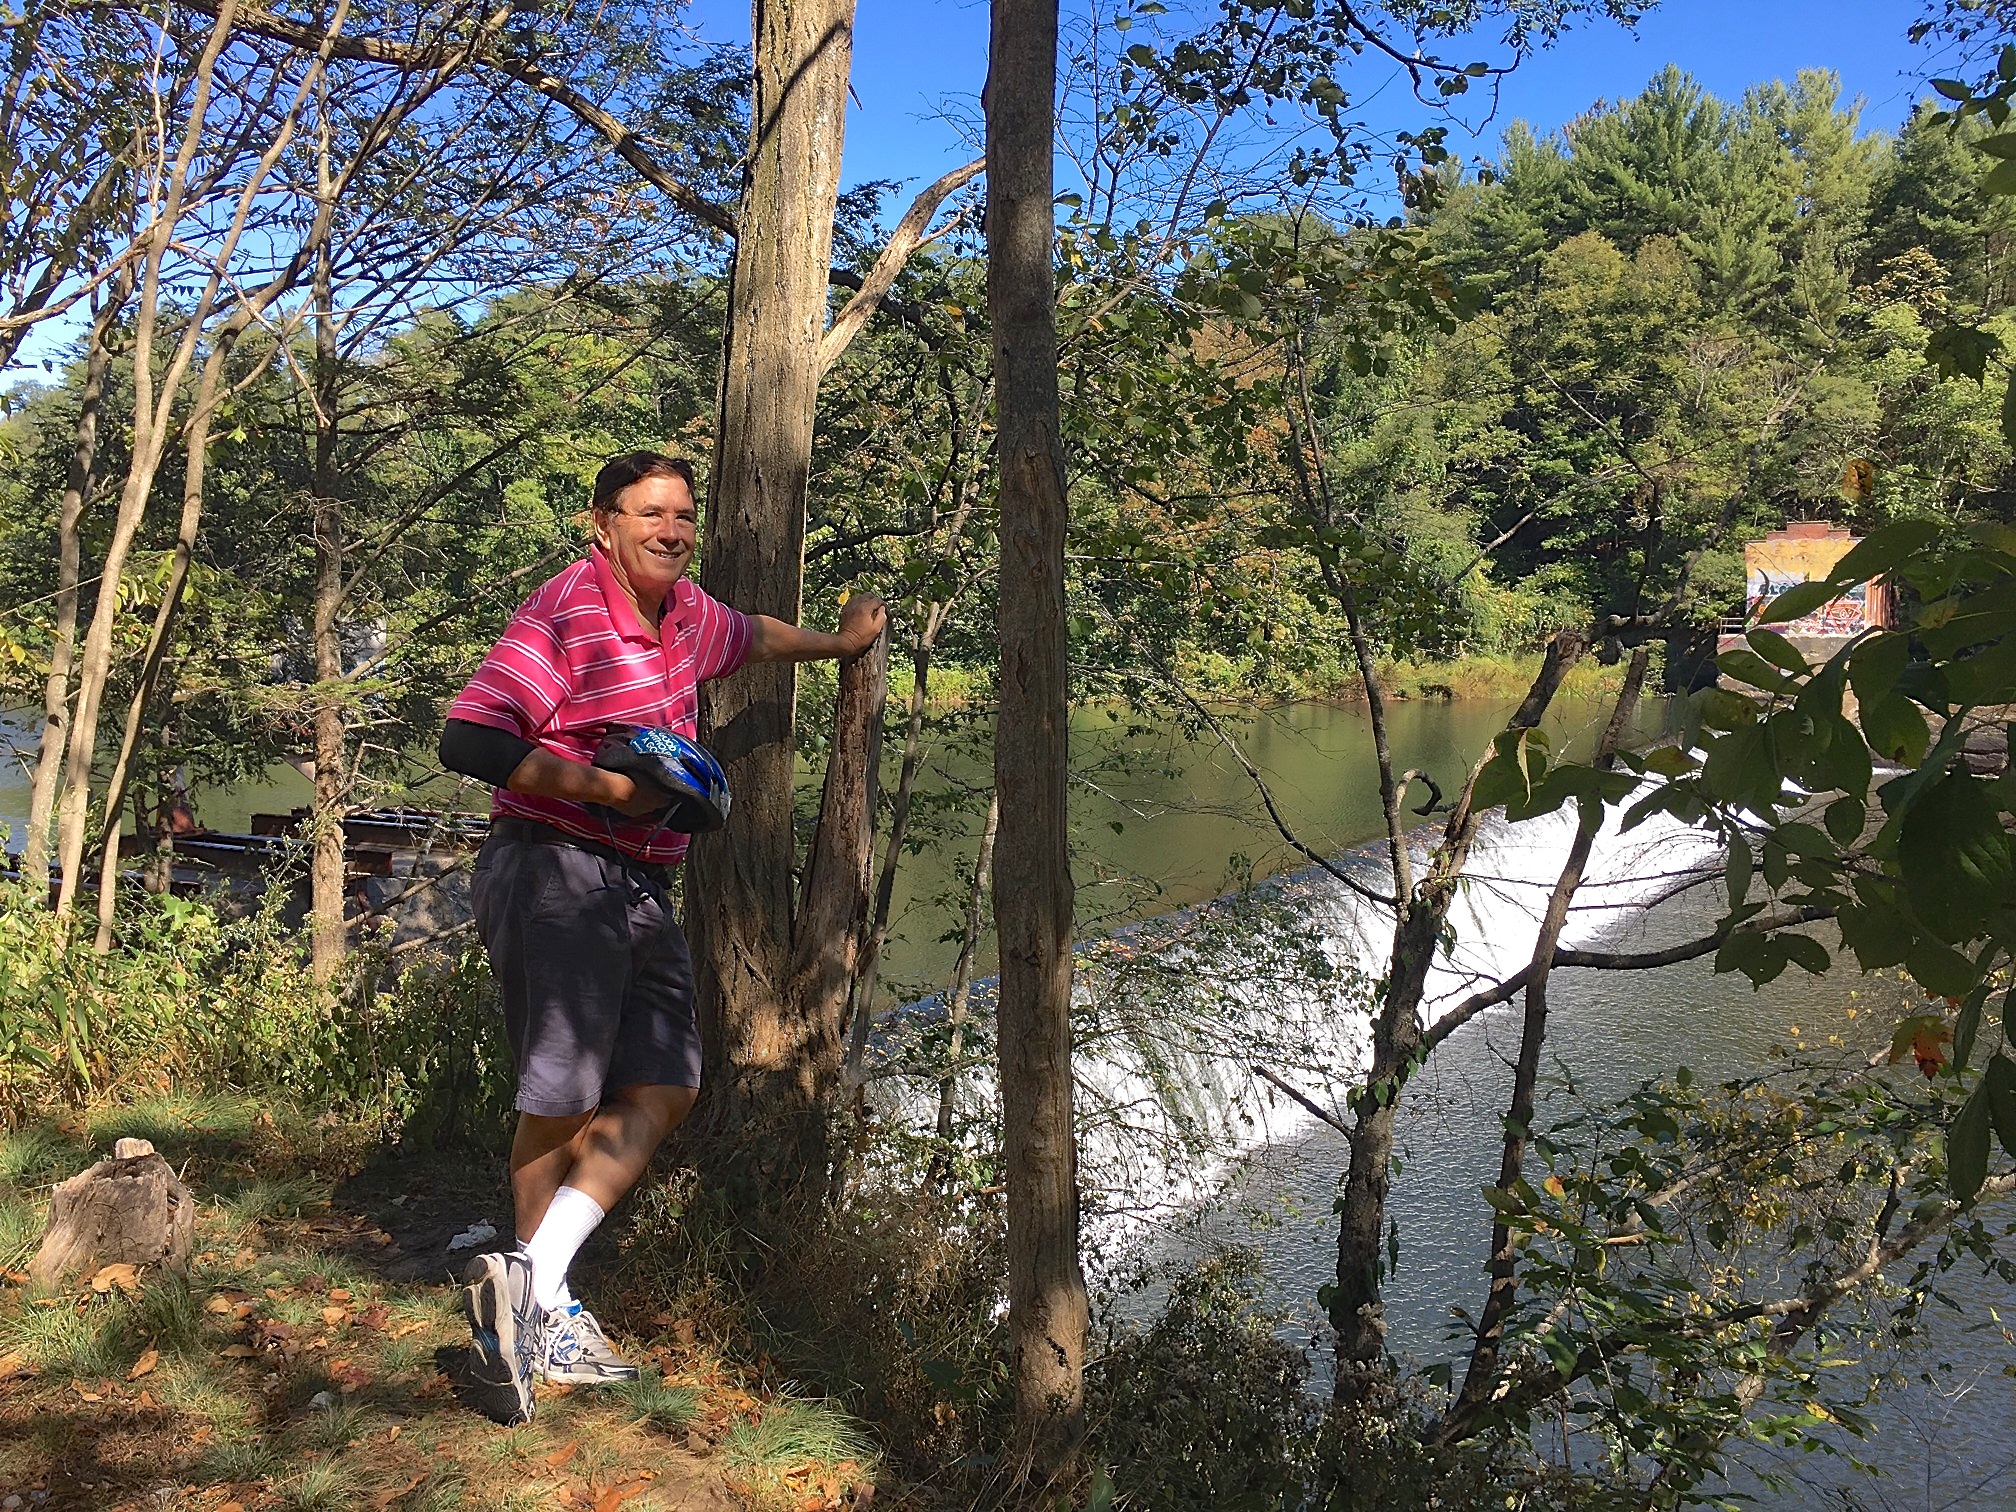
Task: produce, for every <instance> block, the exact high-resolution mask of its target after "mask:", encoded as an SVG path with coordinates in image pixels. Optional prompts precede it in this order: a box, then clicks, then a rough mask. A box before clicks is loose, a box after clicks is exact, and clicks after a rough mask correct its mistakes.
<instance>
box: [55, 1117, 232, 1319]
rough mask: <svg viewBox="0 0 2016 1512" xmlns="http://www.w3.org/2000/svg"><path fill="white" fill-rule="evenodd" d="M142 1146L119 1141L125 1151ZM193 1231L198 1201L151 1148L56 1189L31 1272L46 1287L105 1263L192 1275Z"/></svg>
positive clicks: (84, 1173)
mask: <svg viewBox="0 0 2016 1512" xmlns="http://www.w3.org/2000/svg"><path fill="white" fill-rule="evenodd" d="M143 1145H146V1141H144V1140H124V1139H122V1140H120V1141H119V1147H120V1149H121V1150H122V1151H124V1150H131V1149H137V1148H139V1147H141V1146H143ZM195 1233H196V1199H195V1197H194V1196H192V1195H191V1193H190V1191H189V1189H188V1188H187V1187H186V1186H184V1185H183V1184H182V1183H181V1181H180V1180H179V1179H178V1178H177V1177H176V1175H175V1172H174V1171H173V1170H172V1169H171V1168H170V1167H169V1165H168V1162H167V1161H165V1160H163V1159H162V1158H161V1157H160V1156H159V1155H157V1154H155V1153H154V1150H153V1148H152V1147H151V1146H147V1147H146V1149H145V1151H144V1153H140V1154H130V1155H129V1154H115V1155H114V1156H113V1157H112V1158H111V1159H110V1160H101V1161H99V1162H98V1163H97V1164H96V1165H94V1166H92V1167H91V1168H90V1169H89V1170H87V1171H81V1172H79V1173H78V1174H77V1175H75V1176H72V1177H71V1178H70V1179H69V1180H68V1181H65V1182H63V1183H62V1184H61V1185H59V1186H58V1187H57V1188H56V1191H55V1193H54V1195H53V1196H52V1197H51V1198H50V1202H49V1227H48V1229H47V1230H46V1231H45V1232H44V1234H43V1236H42V1245H41V1247H40V1248H39V1249H37V1250H36V1252H35V1258H34V1259H33V1260H32V1261H30V1262H29V1265H28V1273H29V1275H30V1276H32V1277H33V1278H34V1280H35V1281H36V1282H37V1284H39V1285H44V1286H47V1285H52V1284H54V1283H55V1282H57V1281H58V1280H60V1279H61V1278H63V1277H65V1276H71V1275H78V1274H83V1275H90V1274H91V1273H93V1272H94V1271H96V1270H98V1269H99V1268H100V1267H101V1266H106V1265H133V1266H141V1265H165V1266H167V1267H168V1268H169V1269H171V1270H178V1271H180V1270H187V1269H188V1268H189V1253H190V1250H191V1249H192V1248H193V1247H194V1239H195Z"/></svg>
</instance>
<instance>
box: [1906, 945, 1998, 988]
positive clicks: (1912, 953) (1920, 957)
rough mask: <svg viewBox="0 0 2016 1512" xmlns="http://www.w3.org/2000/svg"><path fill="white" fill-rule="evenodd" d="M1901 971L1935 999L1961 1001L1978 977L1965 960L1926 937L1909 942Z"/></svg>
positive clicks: (1971, 965)
mask: <svg viewBox="0 0 2016 1512" xmlns="http://www.w3.org/2000/svg"><path fill="white" fill-rule="evenodd" d="M1904 969H1905V970H1906V971H1908V972H1910V973H1911V977H1912V980H1914V981H1915V982H1917V983H1918V985H1919V986H1920V987H1923V988H1924V989H1925V990H1926V991H1927V992H1929V993H1932V994H1933V995H1934V996H1935V997H1948V998H1957V997H1965V996H1966V995H1967V994H1968V993H1969V992H1970V991H1972V990H1973V987H1974V983H1975V981H1976V980H1977V979H1978V977H1979V975H1980V973H1978V972H1977V971H1975V969H1974V963H1973V962H1972V961H1970V960H1968V959H1967V957H1965V956H1964V955H1962V954H1961V953H1960V952H1959V951H1957V950H1955V949H1954V948H1953V947H1952V946H1950V945H1942V944H1940V943H1939V941H1937V940H1935V939H1933V938H1932V937H1931V936H1929V935H1921V936H1919V938H1918V939H1916V940H1914V941H1913V942H1912V944H1911V948H1910V949H1909V950H1908V951H1906V952H1905V954H1904Z"/></svg>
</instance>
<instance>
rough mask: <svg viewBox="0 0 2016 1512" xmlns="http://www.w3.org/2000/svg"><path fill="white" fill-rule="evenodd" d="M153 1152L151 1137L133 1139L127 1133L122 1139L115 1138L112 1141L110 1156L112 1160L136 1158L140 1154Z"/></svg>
mask: <svg viewBox="0 0 2016 1512" xmlns="http://www.w3.org/2000/svg"><path fill="white" fill-rule="evenodd" d="M153 1153H154V1142H153V1141H152V1140H151V1139H135V1138H134V1137H133V1136H132V1135H130V1134H129V1135H127V1136H126V1137H125V1138H124V1139H115V1140H113V1141H112V1158H113V1159H114V1160H138V1159H139V1158H140V1157H141V1156H142V1155H152V1154H153Z"/></svg>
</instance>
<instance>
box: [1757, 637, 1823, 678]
mask: <svg viewBox="0 0 2016 1512" xmlns="http://www.w3.org/2000/svg"><path fill="white" fill-rule="evenodd" d="M1743 638H1744V639H1745V640H1747V641H1748V642H1749V643H1750V649H1751V650H1753V651H1755V652H1756V653H1757V654H1758V655H1759V656H1761V657H1763V658H1764V660H1766V661H1767V662H1769V663H1771V665H1772V666H1774V667H1780V668H1783V669H1784V670H1785V671H1787V672H1790V673H1792V674H1794V675H1795V676H1798V677H1804V676H1805V675H1806V674H1807V673H1808V672H1809V671H1811V670H1812V669H1811V668H1810V667H1809V666H1807V664H1806V658H1805V657H1803V656H1801V655H1800V654H1799V648H1798V647H1797V646H1795V645H1793V644H1792V642H1790V641H1789V640H1787V639H1785V637H1784V636H1782V635H1780V634H1779V633H1778V632H1777V631H1776V630H1752V631H1751V632H1750V633H1749V634H1748V635H1746V636H1744V637H1743Z"/></svg>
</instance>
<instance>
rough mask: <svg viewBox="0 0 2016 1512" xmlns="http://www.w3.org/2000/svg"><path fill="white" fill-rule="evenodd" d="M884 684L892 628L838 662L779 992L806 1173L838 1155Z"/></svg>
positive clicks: (825, 1167) (819, 1171)
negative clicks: (829, 731)
mask: <svg viewBox="0 0 2016 1512" xmlns="http://www.w3.org/2000/svg"><path fill="white" fill-rule="evenodd" d="M888 690H889V638H888V636H887V635H884V636H883V637H882V638H881V639H880V640H878V641H876V642H875V644H874V645H873V646H871V647H870V648H869V649H868V650H867V651H865V652H863V653H862V654H861V655H860V656H857V657H855V658H854V659H853V660H852V661H849V662H846V663H844V664H842V666H841V668H840V691H839V696H838V698H837V699H836V700H835V702H834V710H833V749H832V755H831V756H830V758H829V759H828V761H827V763H826V787H825V791H824V793H823V794H822V795H821V798H820V803H819V828H818V830H817V832H816V833H815V834H814V835H813V837H812V853H811V855H810V856H809V857H808V858H807V859H806V863H805V899H804V906H803V907H802V908H801V909H800V910H799V913H798V934H797V939H796V941H795V943H794V946H793V949H792V960H791V976H790V981H789V985H788V987H787V988H786V990H785V993H784V998H783V1004H782V1007H783V1010H784V1012H783V1015H782V1018H783V1023H784V1029H785V1033H786V1034H787V1035H789V1036H791V1038H792V1040H793V1041H794V1042H795V1043H796V1044H797V1046H798V1047H799V1048H798V1052H797V1054H796V1055H794V1056H793V1057H791V1063H792V1067H793V1069H794V1070H795V1078H794V1081H793V1082H792V1084H791V1085H789V1086H788V1087H786V1088H785V1089H784V1092H785V1097H786V1098H787V1099H788V1102H789V1104H790V1105H792V1106H795V1107H802V1109H803V1110H804V1111H803V1113H802V1114H801V1115H800V1116H799V1117H798V1118H796V1119H794V1120H793V1123H792V1127H793V1128H795V1129H796V1130H797V1131H798V1135H799V1139H800V1141H801V1142H800V1146H799V1152H798V1153H799V1159H800V1160H801V1161H802V1162H803V1163H804V1169H805V1171H806V1173H807V1175H808V1176H812V1175H820V1176H823V1175H824V1174H826V1172H828V1171H829V1170H830V1169H831V1167H832V1165H833V1159H834V1150H833V1147H832V1140H831V1137H830V1132H831V1131H830V1129H829V1127H828V1121H829V1116H830V1114H831V1113H832V1111H833V1106H834V1102H835V1097H834V1094H835V1089H836V1088H837V1087H838V1086H839V1083H840V1062H841V1049H840V1046H841V1042H840V1035H841V1020H842V1018H843V1017H844V1015H845V1012H846V1008H847V999H848V996H849V994H850V992H851V990H852V989H853V986H854V979H855V972H856V968H857V967H858V965H859V963H860V949H861V933H862V926H863V925H864V924H865V922H866V920H867V914H868V881H869V868H870V864H871V863H872V862H873V860H874V855H875V801H876V787H877V782H876V774H877V768H878V766H879V765H880V763H881V760H882V706H883V704H884V702H885V701H886V699H887V697H888Z"/></svg>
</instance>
